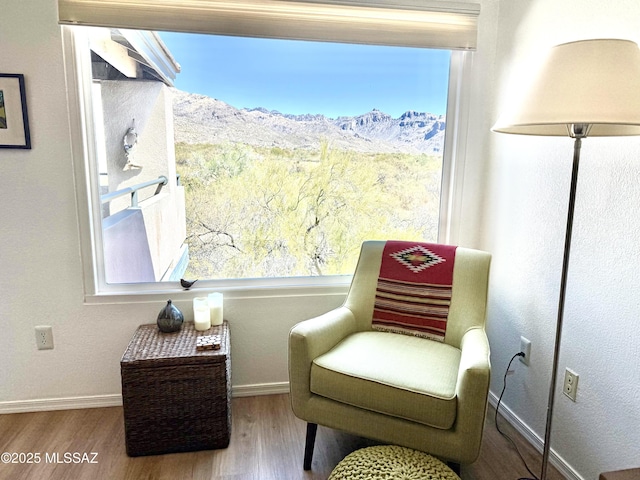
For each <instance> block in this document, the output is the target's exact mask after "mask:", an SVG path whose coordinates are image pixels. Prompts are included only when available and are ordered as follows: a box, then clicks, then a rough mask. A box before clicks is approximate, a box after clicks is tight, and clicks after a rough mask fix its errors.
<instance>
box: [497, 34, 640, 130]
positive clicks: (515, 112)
mask: <svg viewBox="0 0 640 480" xmlns="http://www.w3.org/2000/svg"><path fill="white" fill-rule="evenodd" d="M575 124H586V125H588V127H589V130H588V136H619V135H620V136H622V135H640V49H639V48H638V45H637V44H636V43H634V42H631V41H629V40H612V39H602V40H600V39H598V40H583V41H578V42H571V43H565V44H562V45H558V46H556V47H553V48H552V49H551V52H550V55H549V56H548V58H547V60H546V62H545V63H544V64H543V66H542V68H541V69H540V71H539V74H538V76H537V77H536V78H535V79H534V81H533V83H532V84H531V87H530V88H529V89H528V90H527V91H526V92H523V94H522V95H521V97H520V98H519V99H518V100H517V101H516V102H515V103H514V105H513V108H512V109H511V110H509V111H508V112H505V113H504V114H503V115H502V116H501V117H500V119H499V120H498V122H497V123H496V124H495V126H494V127H493V128H492V130H493V131H495V132H502V133H515V134H523V135H552V136H567V135H569V131H568V127H569V126H570V125H575Z"/></svg>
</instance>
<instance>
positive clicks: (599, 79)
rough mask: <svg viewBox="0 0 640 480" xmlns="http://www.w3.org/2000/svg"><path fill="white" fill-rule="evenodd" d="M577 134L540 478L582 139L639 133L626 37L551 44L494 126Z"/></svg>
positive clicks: (636, 63)
mask: <svg viewBox="0 0 640 480" xmlns="http://www.w3.org/2000/svg"><path fill="white" fill-rule="evenodd" d="M492 130H493V131H495V132H501V133H514V134H521V135H542V136H569V137H571V138H573V139H574V149H573V169H572V174H571V189H570V192H569V209H568V213H567V228H566V233H565V243H564V256H563V261H562V276H561V282H560V298H559V301H558V318H557V322H556V336H555V344H554V350H553V367H552V368H553V370H552V373H551V386H550V388H549V401H548V404H547V422H546V428H545V436H544V449H543V452H542V473H541V477H540V478H541V480H546V478H547V469H548V466H549V453H550V439H551V423H552V419H553V403H554V398H555V391H556V381H557V376H558V357H559V353H560V341H561V336H562V322H563V316H564V301H565V293H566V287H567V271H568V266H569V253H570V250H571V230H572V228H573V212H574V206H575V198H576V186H577V182H578V166H579V163H580V147H581V144H582V139H584V138H587V137H588V136H590V137H599V136H600V137H608V136H628V135H640V49H639V48H638V45H637V44H635V43H634V42H631V41H628V40H612V39H603V40H584V41H578V42H571V43H565V44H562V45H558V46H556V47H554V48H552V49H551V52H550V54H549V56H548V57H547V60H546V62H545V63H544V64H543V65H542V68H541V69H540V71H539V73H538V75H537V77H536V79H535V80H534V81H533V83H532V84H531V87H530V89H529V90H527V91H526V92H523V94H522V96H521V97H520V98H519V99H518V100H517V101H516V103H515V104H514V105H513V108H512V110H510V111H508V112H505V114H504V115H503V116H502V117H500V119H499V120H498V122H497V123H496V125H495V126H494V127H493V129H492Z"/></svg>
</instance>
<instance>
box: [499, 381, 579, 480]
mask: <svg viewBox="0 0 640 480" xmlns="http://www.w3.org/2000/svg"><path fill="white" fill-rule="evenodd" d="M489 403H490V404H491V405H493V406H494V407H495V406H496V405H498V397H497V396H496V395H495V394H494V393H493V392H489ZM500 415H501V416H502V418H504V419H505V420H506V421H507V422H508V423H509V424H510V425H511V426H512V427H513V428H515V429H516V430H517V431H518V433H519V434H520V435H522V436H523V437H524V438H525V440H527V441H528V442H529V443H530V444H531V445H533V447H534V448H535V449H536V450H538V452H540V453H542V450H543V449H544V440H543V439H542V437H540V436H539V435H538V434H537V433H535V432H534V431H533V430H532V429H531V427H529V425H527V424H526V423H524V422H523V421H522V420H521V419H520V417H518V416H517V415H516V414H515V413H513V410H511V409H510V408H509V407H507V406H505V404H504V403H501V404H500ZM549 462H550V463H551V465H553V466H554V467H556V468H557V469H558V471H559V472H560V474H561V475H562V476H564V477H565V478H567V479H568V480H584V478H583V477H581V476H580V475H579V474H578V472H576V471H575V470H574V469H573V468H572V467H571V465H569V464H568V463H567V462H566V461H565V460H564V459H563V458H562V457H561V456H560V455H558V454H557V453H556V451H555V450H554V449H553V448H552V449H551V451H550V453H549ZM535 473H538V472H535Z"/></svg>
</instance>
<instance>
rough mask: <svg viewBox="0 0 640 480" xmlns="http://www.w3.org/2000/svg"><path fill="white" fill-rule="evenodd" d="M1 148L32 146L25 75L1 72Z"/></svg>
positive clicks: (25, 147) (28, 147)
mask: <svg viewBox="0 0 640 480" xmlns="http://www.w3.org/2000/svg"><path fill="white" fill-rule="evenodd" d="M0 148H24V149H30V148H31V136H30V133H29V117H28V115H27V96H26V94H25V87H24V75H22V74H19V73H0Z"/></svg>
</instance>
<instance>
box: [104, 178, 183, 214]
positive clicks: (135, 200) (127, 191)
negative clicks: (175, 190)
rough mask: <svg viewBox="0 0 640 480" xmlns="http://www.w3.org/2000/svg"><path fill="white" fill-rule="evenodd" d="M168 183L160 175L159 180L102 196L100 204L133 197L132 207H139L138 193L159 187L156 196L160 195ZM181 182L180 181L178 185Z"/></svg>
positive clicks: (166, 179) (167, 180)
mask: <svg viewBox="0 0 640 480" xmlns="http://www.w3.org/2000/svg"><path fill="white" fill-rule="evenodd" d="M167 183H169V179H168V178H167V177H165V176H164V175H160V176H159V177H158V178H156V179H154V180H149V181H147V182H142V183H138V184H136V185H132V186H131V187H126V188H121V189H120V190H116V191H115V192H109V193H105V194H104V195H100V203H102V204H103V205H104V204H105V203H109V202H110V201H112V200H115V199H116V198H120V197H123V196H125V195H129V194H130V195H131V207H132V208H137V207H138V191H139V190H142V189H143V188H147V187H152V186H153V185H158V188H156V192H155V193H154V195H158V194H159V193H160V192H161V191H162V187H164V186H165V185H166V184H167ZM179 184H180V181H179V180H178V185H179Z"/></svg>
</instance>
